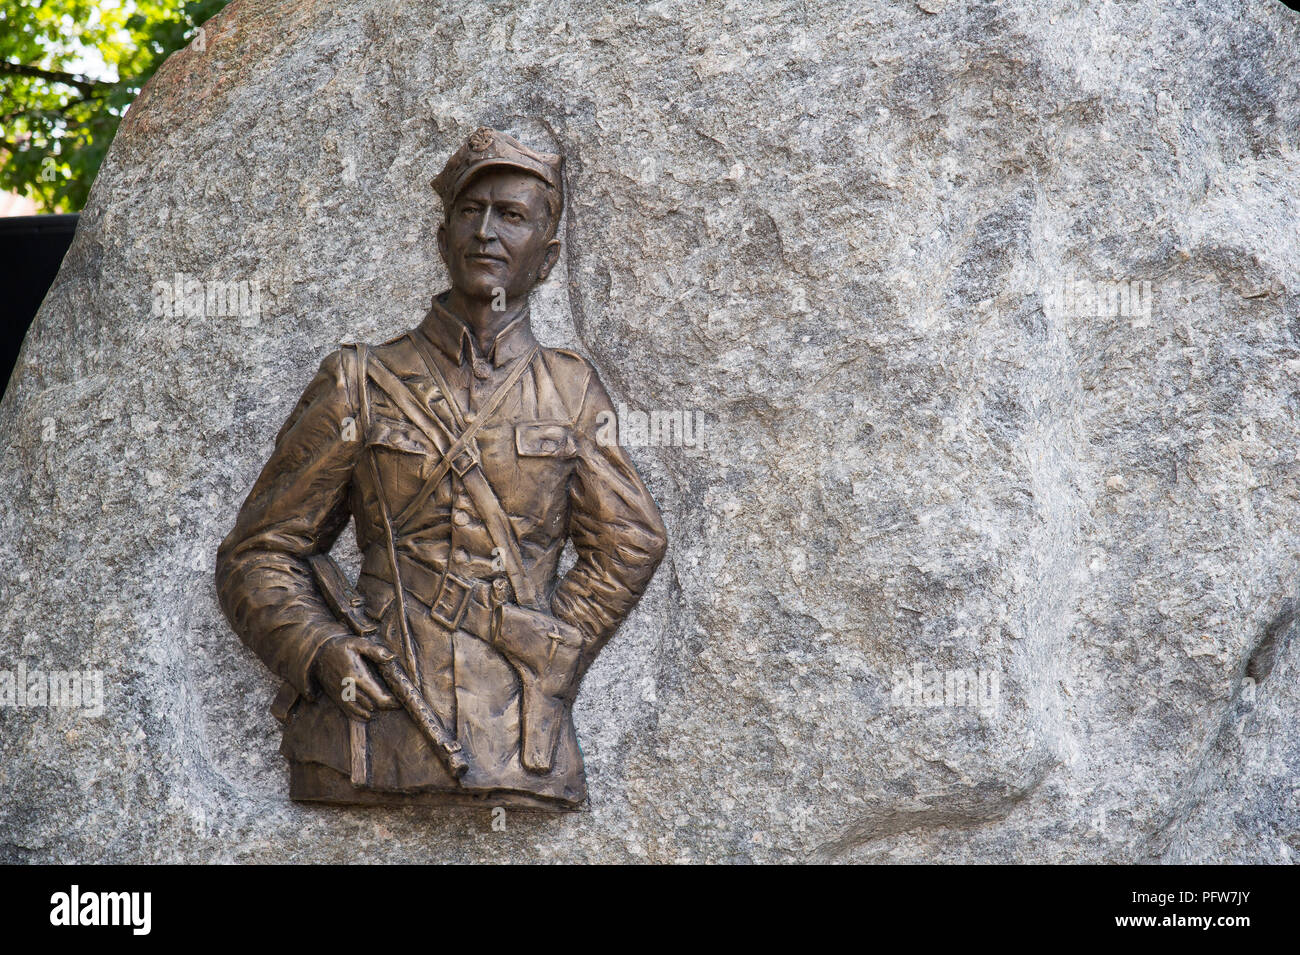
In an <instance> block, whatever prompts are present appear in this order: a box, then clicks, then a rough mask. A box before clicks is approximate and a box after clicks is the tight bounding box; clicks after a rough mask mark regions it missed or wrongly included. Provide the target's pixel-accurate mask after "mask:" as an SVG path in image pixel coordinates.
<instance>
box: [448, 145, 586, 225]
mask: <svg viewBox="0 0 1300 955" xmlns="http://www.w3.org/2000/svg"><path fill="white" fill-rule="evenodd" d="M489 166H506V167H509V168H512V169H520V170H522V171H524V172H527V173H532V174H533V175H534V176H536V177H537V178H539V179H541V180H542V181H543V182H545V183H546V184H547V185H548V186H550V187H551V188H552V189H554V190H555V191H556V192H557V193H559V192H561V191H562V186H561V180H560V173H561V170H562V169H563V168H564V157H563V156H559V155H556V154H555V153H539V152H537V151H536V150H533V149H529V148H528V147H527V146H525V145H524V144H523V143H521V142H520V141H519V140H517V139H515V138H514V137H512V136H507V135H506V134H505V133H503V132H500V131H498V130H495V129H489V128H488V127H486V126H480V127H479V128H478V129H476V130H474V132H472V133H470V136H469V139H467V140H465V143H464V145H463V146H461V147H460V149H458V150H456V151H455V152H454V153H453V154H452V156H451V158H450V159H448V160H447V165H446V166H444V167H443V169H442V172H440V173H438V177H437V178H436V179H434V180H433V189H434V192H436V193H438V195H439V197H441V199H442V205H443V208H444V209H448V210H450V209H451V204H452V203H453V202H455V201H456V197H457V196H458V195H460V191H461V190H462V189H463V188H465V184H466V183H468V182H469V180H470V177H471V176H473V175H474V174H475V173H477V172H479V171H480V170H482V169H486V168H487V167H489Z"/></svg>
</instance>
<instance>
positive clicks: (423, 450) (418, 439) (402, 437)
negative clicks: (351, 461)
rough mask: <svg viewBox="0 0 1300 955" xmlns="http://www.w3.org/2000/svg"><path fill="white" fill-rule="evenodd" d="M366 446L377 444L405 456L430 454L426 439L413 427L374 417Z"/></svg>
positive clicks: (430, 450)
mask: <svg viewBox="0 0 1300 955" xmlns="http://www.w3.org/2000/svg"><path fill="white" fill-rule="evenodd" d="M366 444H367V445H370V444H377V445H379V446H381V447H385V448H392V449H393V450H394V451H404V452H406V453H407V454H431V453H432V452H433V448H431V447H430V446H429V442H428V439H427V438H425V436H424V435H423V434H421V433H420V432H419V430H418V429H416V428H415V427H414V426H412V425H409V424H402V423H401V422H398V421H394V420H392V419H391V418H382V417H379V416H378V415H376V416H375V417H374V418H373V420H372V421H371V422H370V433H369V434H368V435H367V436H366Z"/></svg>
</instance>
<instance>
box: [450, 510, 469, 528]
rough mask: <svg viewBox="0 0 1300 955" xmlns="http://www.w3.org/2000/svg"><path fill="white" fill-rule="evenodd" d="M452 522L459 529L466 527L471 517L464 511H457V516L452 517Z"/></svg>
mask: <svg viewBox="0 0 1300 955" xmlns="http://www.w3.org/2000/svg"><path fill="white" fill-rule="evenodd" d="M451 522H452V523H453V524H455V525H456V526H457V527H464V526H465V525H466V524H468V523H469V515H468V514H466V513H465V512H464V511H457V512H456V513H455V514H453V515H451Z"/></svg>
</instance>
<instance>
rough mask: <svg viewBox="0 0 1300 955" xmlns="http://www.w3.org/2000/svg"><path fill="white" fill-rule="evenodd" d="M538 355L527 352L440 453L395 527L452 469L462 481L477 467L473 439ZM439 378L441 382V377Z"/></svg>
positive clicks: (458, 413) (448, 394) (451, 402)
mask: <svg viewBox="0 0 1300 955" xmlns="http://www.w3.org/2000/svg"><path fill="white" fill-rule="evenodd" d="M537 352H538V348H537V347H536V346H534V347H533V350H532V351H531V352H529V354H528V357H527V358H525V359H524V360H523V361H521V362H519V363H518V364H517V365H515V368H514V370H513V371H512V372H511V373H510V376H509V377H508V378H507V379H506V380H505V381H503V382H502V383H501V387H499V388H498V389H497V390H496V391H494V392H493V393H492V395H491V397H489V398H488V400H487V404H485V405H484V406H483V408H482V410H480V411H479V412H478V414H477V416H476V417H475V418H474V420H473V422H471V423H470V424H469V426H468V427H466V428H465V430H464V431H462V432H461V433H460V435H459V436H458V437H456V438H455V440H454V441H453V442H452V444H451V446H450V447H448V448H446V449H444V450H443V452H442V460H441V461H439V462H438V466H437V467H436V468H434V471H433V473H432V474H431V475H429V479H428V480H427V481H425V482H424V486H423V487H421V488H420V490H419V491H418V492H417V493H416V495H415V497H413V498H411V501H410V503H409V504H407V505H406V507H404V508H403V509H402V513H401V514H399V515H397V518H396V521H395V523H396V525H397V526H398V527H405V526H406V523H407V521H409V520H410V519H411V518H412V517H414V516H415V514H416V512H418V511H419V510H420V508H421V507H423V506H424V502H425V501H427V500H428V499H429V495H431V494H432V493H433V492H434V491H435V490H436V489H437V487H438V485H439V484H441V483H442V479H443V478H444V477H446V475H447V471H448V470H450V469H451V468H453V467H454V468H456V473H457V474H460V476H461V479H462V480H464V478H465V473H466V472H467V471H468V469H469V468H472V467H475V466H477V464H478V462H479V455H478V445H476V444H473V443H472V442H473V441H474V438H475V437H476V436H477V435H478V432H479V429H480V428H482V427H483V425H485V424H486V423H487V421H488V419H489V418H491V417H492V415H493V414H495V413H496V410H497V408H498V407H500V405H501V402H502V401H504V400H505V399H506V396H507V395H508V394H509V393H510V392H511V390H513V389H514V386H515V385H516V384H517V383H518V381H519V379H520V378H521V377H523V374H524V372H525V371H527V370H528V366H529V365H531V364H532V363H533V358H535V357H536V355H537ZM438 377H439V378H441V376H440V375H439V376H438ZM439 387H440V388H441V387H442V385H439ZM443 395H444V396H445V397H446V399H447V404H448V405H450V406H451V409H452V414H453V415H455V417H456V418H457V420H460V421H464V420H465V416H464V415H463V414H462V413H461V410H460V408H459V407H457V405H456V399H455V397H454V396H453V395H452V394H451V392H450V391H448V390H447V389H445V388H444V389H443ZM462 454H464V455H467V457H466V458H461V455H462ZM458 460H459V461H460V464H457V461H458Z"/></svg>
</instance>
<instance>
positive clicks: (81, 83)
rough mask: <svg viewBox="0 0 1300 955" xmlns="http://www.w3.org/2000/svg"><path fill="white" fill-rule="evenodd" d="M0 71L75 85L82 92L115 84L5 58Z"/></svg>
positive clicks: (0, 65) (89, 91) (1, 61)
mask: <svg viewBox="0 0 1300 955" xmlns="http://www.w3.org/2000/svg"><path fill="white" fill-rule="evenodd" d="M0 73H9V74H11V75H13V76H30V77H33V78H35V79H38V80H49V81H50V82H51V83H62V84H64V85H65V86H75V87H76V88H77V89H79V90H81V91H82V92H83V93H93V92H95V91H96V90H102V89H109V88H111V87H113V86H116V85H117V84H116V83H109V82H107V81H105V80H92V79H90V78H89V77H86V76H78V75H77V74H76V73H64V72H62V71H60V70H43V69H41V68H40V67H39V66H23V65H22V64H21V63H10V62H8V61H6V60H0Z"/></svg>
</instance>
